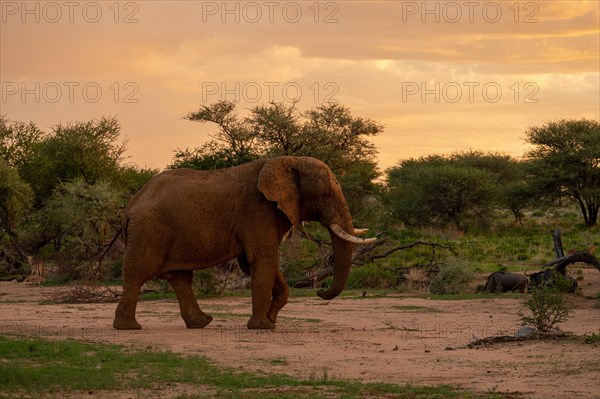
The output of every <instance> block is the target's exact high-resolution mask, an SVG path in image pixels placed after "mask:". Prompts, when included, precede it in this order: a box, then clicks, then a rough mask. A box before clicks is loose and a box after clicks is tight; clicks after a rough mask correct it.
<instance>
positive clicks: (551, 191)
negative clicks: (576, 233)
mask: <svg viewBox="0 0 600 399" xmlns="http://www.w3.org/2000/svg"><path fill="white" fill-rule="evenodd" d="M525 135H526V141H527V142H528V143H530V144H531V145H532V146H533V148H532V149H531V150H530V151H529V152H528V153H527V154H526V155H525V159H526V160H527V164H528V169H529V178H530V187H531V191H532V193H534V195H535V196H536V197H537V198H538V199H539V200H541V201H544V202H546V203H549V204H556V203H559V202H560V201H561V200H565V199H571V200H574V201H575V202H576V203H577V204H578V206H579V209H580V210H581V215H582V216H583V220H584V222H585V225H586V226H588V227H592V226H595V225H596V224H597V221H598V209H599V208H600V123H599V122H598V121H596V120H591V119H560V120H556V121H551V122H548V123H546V124H544V125H542V126H533V127H530V128H529V129H528V130H527V132H526V133H525Z"/></svg>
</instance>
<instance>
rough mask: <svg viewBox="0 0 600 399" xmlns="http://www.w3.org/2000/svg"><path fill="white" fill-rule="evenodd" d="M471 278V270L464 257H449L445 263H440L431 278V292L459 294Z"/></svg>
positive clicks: (464, 289)
mask: <svg viewBox="0 0 600 399" xmlns="http://www.w3.org/2000/svg"><path fill="white" fill-rule="evenodd" d="M472 280H473V271H472V270H471V269H470V268H469V265H468V264H467V262H466V261H465V260H464V259H461V258H450V259H449V260H448V262H447V263H444V264H440V270H439V272H438V273H437V274H436V275H435V276H434V277H433V279H432V280H431V286H430V288H429V289H430V291H431V293H432V294H438V295H444V294H461V293H464V292H465V291H466V290H467V287H468V283H469V282H470V281H472Z"/></svg>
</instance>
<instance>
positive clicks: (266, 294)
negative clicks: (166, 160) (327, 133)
mask: <svg viewBox="0 0 600 399" xmlns="http://www.w3.org/2000/svg"><path fill="white" fill-rule="evenodd" d="M303 221H319V222H320V223H321V224H323V225H324V226H327V228H328V229H329V234H330V236H331V240H332V245H333V269H334V276H333V283H332V285H331V287H330V288H329V289H328V290H320V291H319V292H317V294H318V295H319V296H320V297H321V298H323V299H332V298H334V297H336V296H337V295H338V294H339V293H340V292H341V291H342V290H343V289H344V287H345V284H346V281H347V279H348V274H349V272H350V266H351V258H352V252H353V249H354V245H355V244H358V243H367V242H371V241H373V240H375V239H374V238H371V239H361V238H357V237H355V236H354V235H353V234H360V233H363V232H365V230H359V229H357V230H355V229H354V227H353V223H352V218H351V215H350V211H349V209H348V205H347V204H346V200H345V198H344V195H343V194H342V188H341V186H340V184H339V183H338V181H337V180H336V179H335V176H334V175H333V173H332V172H331V170H330V169H329V168H328V167H327V165H326V164H325V163H323V162H321V161H319V160H317V159H314V158H309V157H291V156H284V157H278V158H272V159H260V160H256V161H254V162H249V163H246V164H243V165H240V166H236V167H232V168H227V169H220V170H213V171H197V170H191V169H176V170H169V171H166V172H163V173H161V174H159V175H157V176H155V177H154V178H152V179H151V180H150V181H149V182H148V183H147V184H146V185H145V186H144V187H142V189H141V190H140V191H139V192H138V193H137V194H136V195H135V196H134V197H133V198H132V199H131V201H130V202H129V204H128V205H127V207H126V209H125V213H124V217H123V230H122V234H123V238H124V241H125V245H126V247H125V254H124V258H123V295H122V296H121V300H120V302H119V304H118V306H117V309H116V312H115V320H114V323H113V326H114V328H116V329H122V330H126V329H139V328H141V326H140V324H139V323H138V322H137V321H136V318H135V310H136V306H137V301H138V296H139V294H140V289H141V287H142V284H144V282H146V281H148V280H150V279H153V278H156V277H159V278H163V279H166V280H167V281H168V282H169V283H170V284H171V286H172V287H173V289H174V291H175V293H176V294H177V299H178V302H179V309H180V312H181V316H182V318H183V320H184V321H185V324H186V326H187V327H188V328H202V327H205V326H206V325H207V324H208V323H210V322H211V320H212V317H211V316H209V315H207V314H205V313H204V312H202V311H201V310H200V307H199V306H198V303H197V302H196V299H195V297H194V293H193V291H192V272H193V270H197V269H204V268H208V267H212V266H215V265H217V264H220V263H223V262H226V261H228V260H231V259H234V258H237V259H238V262H239V264H240V265H241V268H242V270H244V271H246V272H249V273H250V275H251V290H252V317H251V318H250V320H249V321H248V324H247V325H248V328H254V329H272V328H275V322H276V318H277V313H278V312H279V311H280V310H281V308H283V306H284V305H285V304H286V303H287V299H288V286H287V283H286V281H285V279H284V277H283V275H282V273H281V271H280V270H279V266H278V264H279V262H278V257H279V255H278V254H279V252H278V250H279V244H280V243H281V241H282V238H283V237H284V235H285V234H286V233H287V232H288V231H289V230H290V229H291V228H292V226H296V227H300V226H301V223H302V222H303Z"/></svg>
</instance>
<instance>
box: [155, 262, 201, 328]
mask: <svg viewBox="0 0 600 399" xmlns="http://www.w3.org/2000/svg"><path fill="white" fill-rule="evenodd" d="M160 277H161V278H164V279H166V280H167V281H168V282H169V284H171V287H173V289H174V290H175V293H176V294H177V301H178V302H179V311H180V312H181V317H182V318H183V320H184V321H185V325H186V327H187V328H203V327H205V326H206V325H208V323H210V322H211V321H212V316H209V315H207V314H206V313H204V312H203V311H202V310H200V307H199V306H198V302H197V301H196V297H195V296H194V291H193V290H192V278H193V272H192V271H191V270H178V271H173V272H168V273H164V274H163V275H161V276H160Z"/></svg>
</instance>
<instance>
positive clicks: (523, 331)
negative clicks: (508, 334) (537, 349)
mask: <svg viewBox="0 0 600 399" xmlns="http://www.w3.org/2000/svg"><path fill="white" fill-rule="evenodd" d="M537 332H538V330H536V329H535V328H533V327H531V326H523V327H521V328H519V329H518V330H517V331H515V338H525V337H528V336H530V335H531V334H535V333H537Z"/></svg>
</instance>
